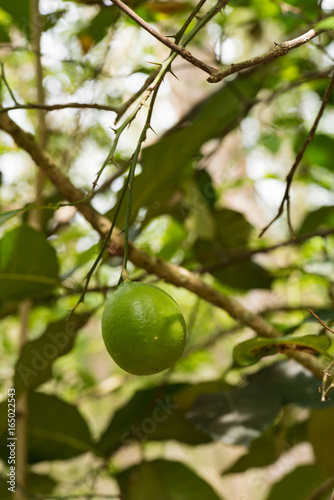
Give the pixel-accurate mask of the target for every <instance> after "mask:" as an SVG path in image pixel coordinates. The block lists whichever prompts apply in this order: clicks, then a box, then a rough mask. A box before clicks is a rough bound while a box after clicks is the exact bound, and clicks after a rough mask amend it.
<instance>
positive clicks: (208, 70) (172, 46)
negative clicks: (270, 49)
mask: <svg viewBox="0 0 334 500" xmlns="http://www.w3.org/2000/svg"><path fill="white" fill-rule="evenodd" d="M218 3H219V4H223V3H225V2H222V1H220V2H218ZM113 4H114V5H116V6H117V7H118V8H119V9H120V10H122V11H123V12H124V13H125V14H126V15H127V16H129V17H131V19H133V20H134V21H135V22H136V23H137V24H138V25H139V26H141V27H142V28H144V30H146V31H147V32H148V33H150V34H151V35H152V36H154V38H156V39H157V40H159V41H160V42H161V43H163V44H164V45H166V47H169V48H170V49H171V50H172V51H173V52H175V53H176V54H178V55H180V56H181V57H183V59H186V60H187V61H189V62H190V63H191V64H193V65H194V66H196V67H198V68H200V69H202V70H203V71H205V72H206V73H208V74H209V75H211V73H212V72H216V71H217V70H216V69H215V68H213V67H212V66H208V65H207V64H205V63H204V62H203V61H201V60H200V59H197V58H196V57H194V56H193V55H192V54H190V52H188V51H187V50H185V49H184V45H183V46H182V47H180V46H179V45H176V44H175V43H173V42H172V41H171V40H170V39H169V38H167V37H166V36H164V35H162V34H161V33H159V32H158V31H157V30H155V29H154V28H152V26H150V25H149V24H148V23H147V22H146V21H144V19H142V18H141V17H140V16H138V14H136V13H135V12H134V11H133V10H132V9H130V7H128V6H127V5H126V4H124V3H123V2H122V0H113Z"/></svg>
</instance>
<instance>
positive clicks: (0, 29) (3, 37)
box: [0, 24, 10, 43]
mask: <svg viewBox="0 0 334 500" xmlns="http://www.w3.org/2000/svg"><path fill="white" fill-rule="evenodd" d="M6 42H10V37H9V34H8V32H7V31H6V29H5V28H4V26H3V25H2V24H0V43H6Z"/></svg>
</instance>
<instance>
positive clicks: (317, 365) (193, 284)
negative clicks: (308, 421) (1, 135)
mask: <svg viewBox="0 0 334 500" xmlns="http://www.w3.org/2000/svg"><path fill="white" fill-rule="evenodd" d="M0 129H1V130H3V131H5V132H6V133H8V134H9V135H10V136H11V137H12V138H13V139H14V141H15V142H16V144H17V145H18V146H19V147H21V148H22V149H24V150H25V151H26V152H27V153H28V154H29V155H30V156H31V158H32V159H33V160H34V161H35V163H36V165H37V166H39V167H40V168H41V169H42V171H43V172H44V173H45V175H46V176H47V177H48V178H49V179H50V180H51V182H52V183H53V184H54V185H55V187H56V188H57V190H58V191H59V192H60V193H62V194H63V196H64V197H65V198H66V199H68V200H69V201H71V202H75V203H77V202H78V201H80V200H82V199H83V198H84V195H83V193H82V192H81V191H80V190H79V189H78V188H77V187H76V186H74V185H73V184H72V182H71V181H70V180H69V179H68V177H66V175H64V174H63V173H62V172H61V170H60V169H59V168H58V167H57V165H56V164H55V162H54V161H53V160H52V158H51V157H50V155H48V154H47V153H46V152H45V151H43V150H42V149H41V148H40V147H39V146H38V144H37V143H36V141H35V138H34V137H33V136H32V135H31V134H29V133H27V132H25V131H24V130H22V129H21V128H20V127H19V126H18V125H17V124H16V123H15V122H14V121H13V120H11V119H10V118H9V117H8V115H5V114H2V115H0ZM76 207H77V209H78V210H79V211H80V212H81V214H82V215H83V216H84V217H85V219H86V220H87V221H88V222H89V223H90V224H91V225H92V227H93V228H94V229H95V230H96V231H97V232H98V233H99V234H100V236H101V237H102V238H103V239H105V238H106V237H107V235H108V232H109V230H110V225H111V223H110V221H109V220H108V219H107V218H106V217H104V216H103V215H101V214H100V213H99V212H97V210H95V209H94V208H93V207H92V206H91V204H90V203H89V202H88V201H84V202H82V203H77V205H76ZM111 242H112V244H113V245H114V246H115V247H117V248H119V249H123V248H124V239H123V237H122V235H121V234H120V231H119V230H117V229H116V228H115V232H114V235H113V236H112V238H111ZM129 260H131V261H132V263H133V264H134V265H135V266H136V267H139V268H141V269H145V270H146V271H147V272H148V273H149V274H155V275H156V276H158V277H159V278H160V279H162V280H165V281H166V282H168V283H172V284H174V285H175V286H179V287H183V288H186V289H187V290H189V291H191V292H193V293H195V294H196V295H198V296H199V297H201V298H203V299H204V300H206V301H207V302H210V303H211V304H213V305H214V306H216V307H219V308H221V309H223V310H225V311H226V312H227V313H228V314H229V315H230V316H231V317H233V318H234V319H236V320H237V321H239V322H240V323H242V324H243V325H246V326H248V327H249V328H251V329H252V330H254V331H255V332H256V333H257V334H258V335H260V336H262V337H267V338H275V337H279V336H281V334H280V332H279V331H278V330H276V328H275V327H274V326H273V325H271V324H270V323H268V322H267V321H266V320H265V319H264V318H262V317H261V316H259V315H256V314H254V313H252V312H250V311H248V310H247V309H245V308H244V307H243V306H242V305H241V304H240V303H239V302H238V301H236V300H235V299H233V298H232V297H229V296H228V295H225V294H224V293H222V292H220V291H218V290H216V289H215V288H214V287H212V286H211V285H209V284H208V283H206V282H205V281H202V280H201V279H200V278H198V277H197V276H196V275H195V274H193V273H192V272H190V271H188V270H187V269H185V268H182V267H180V266H177V265H175V264H172V263H171V262H165V261H163V260H161V259H160V258H158V257H155V256H153V255H148V254H147V253H146V252H145V251H144V250H142V249H140V248H138V247H136V246H135V245H133V244H132V243H131V242H129ZM288 356H289V357H292V358H293V359H295V360H296V361H298V362H299V363H301V364H302V365H303V366H305V367H306V368H307V369H309V370H310V371H311V372H312V373H313V374H314V375H315V376H316V377H317V378H319V379H320V380H321V379H322V377H323V363H322V361H321V360H320V359H318V358H315V357H314V356H312V355H311V354H308V353H299V352H291V353H288Z"/></svg>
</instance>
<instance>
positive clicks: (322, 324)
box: [306, 307, 334, 334]
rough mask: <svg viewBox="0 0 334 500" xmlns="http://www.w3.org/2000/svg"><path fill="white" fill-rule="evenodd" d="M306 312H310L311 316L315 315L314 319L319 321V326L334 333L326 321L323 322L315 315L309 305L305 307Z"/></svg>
mask: <svg viewBox="0 0 334 500" xmlns="http://www.w3.org/2000/svg"><path fill="white" fill-rule="evenodd" d="M306 311H307V312H309V313H310V314H312V316H314V317H315V319H316V320H317V321H318V322H319V323H320V325H321V326H323V327H324V328H326V330H328V331H329V332H331V333H333V334H334V330H332V329H331V328H329V326H328V325H326V323H324V322H323V321H322V319H320V318H319V316H317V315H316V314H315V313H314V312H313V311H312V309H310V308H309V307H307V309H306Z"/></svg>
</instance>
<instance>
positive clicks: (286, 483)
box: [266, 465, 328, 500]
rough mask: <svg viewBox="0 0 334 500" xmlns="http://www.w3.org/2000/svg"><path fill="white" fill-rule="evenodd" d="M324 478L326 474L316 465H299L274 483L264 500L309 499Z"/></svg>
mask: <svg viewBox="0 0 334 500" xmlns="http://www.w3.org/2000/svg"><path fill="white" fill-rule="evenodd" d="M326 479H328V474H326V473H325V472H324V471H323V470H322V469H320V468H319V467H318V466H317V465H301V466H300V467H297V468H296V469H295V470H293V471H292V472H290V473H289V474H287V475H286V476H284V477H283V478H282V479H281V480H280V481H279V482H278V483H276V484H274V485H273V487H272V489H271V491H270V493H269V495H268V496H267V497H266V500H282V498H284V500H309V499H310V498H312V493H313V492H314V490H316V489H317V488H319V486H321V485H322V484H323V483H324V482H325V481H326ZM317 498H319V499H322V498H324V497H323V496H321V497H317ZM325 498H326V497H325Z"/></svg>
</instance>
